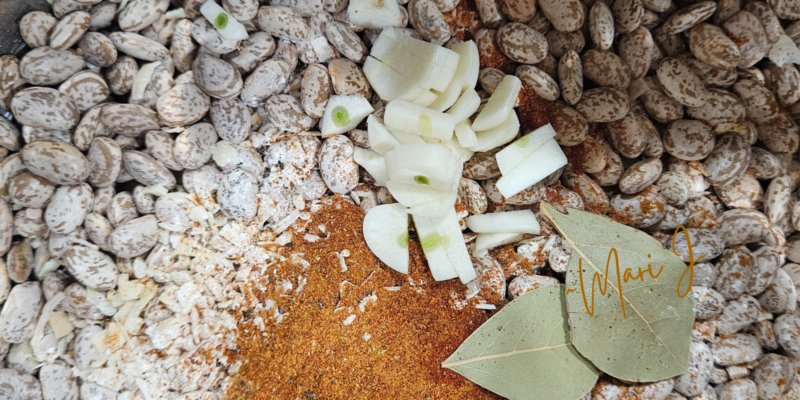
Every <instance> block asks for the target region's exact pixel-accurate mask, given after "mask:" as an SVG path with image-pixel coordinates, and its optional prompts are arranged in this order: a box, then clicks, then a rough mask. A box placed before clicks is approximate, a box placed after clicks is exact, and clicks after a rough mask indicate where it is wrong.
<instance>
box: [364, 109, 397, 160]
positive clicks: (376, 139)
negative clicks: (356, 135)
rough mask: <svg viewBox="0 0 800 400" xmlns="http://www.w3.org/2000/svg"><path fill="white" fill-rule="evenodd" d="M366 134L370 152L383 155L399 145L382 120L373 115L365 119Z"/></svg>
mask: <svg viewBox="0 0 800 400" xmlns="http://www.w3.org/2000/svg"><path fill="white" fill-rule="evenodd" d="M367 133H368V135H369V136H368V137H369V147H372V150H373V151H374V152H376V153H378V154H380V155H384V154H386V153H387V152H389V151H392V150H394V148H395V147H397V146H399V145H400V142H399V141H398V140H397V138H396V137H394V135H392V133H391V132H389V129H388V128H386V125H384V124H383V119H381V117H378V116H376V115H375V114H370V115H369V116H368V117H367Z"/></svg>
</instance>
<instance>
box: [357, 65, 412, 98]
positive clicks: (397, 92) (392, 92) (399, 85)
mask: <svg viewBox="0 0 800 400" xmlns="http://www.w3.org/2000/svg"><path fill="white" fill-rule="evenodd" d="M362 71H364V76H365V77H366V78H367V81H369V84H370V86H372V89H374V90H375V93H378V96H379V97H380V98H381V99H383V100H386V101H391V100H394V99H403V100H409V101H411V100H414V99H416V98H417V97H419V96H421V95H422V94H423V93H424V92H425V91H427V89H423V88H421V87H419V86H417V85H416V84H414V82H413V81H411V80H410V79H408V78H406V77H404V76H403V75H400V74H399V73H398V72H397V71H395V70H394V69H392V68H391V67H389V66H388V65H386V64H384V63H383V62H382V61H379V60H377V59H376V58H374V57H367V60H366V61H364V67H363V68H362Z"/></svg>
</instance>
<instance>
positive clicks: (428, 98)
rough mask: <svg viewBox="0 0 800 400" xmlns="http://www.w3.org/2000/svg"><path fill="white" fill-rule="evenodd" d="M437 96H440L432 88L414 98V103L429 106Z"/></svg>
mask: <svg viewBox="0 0 800 400" xmlns="http://www.w3.org/2000/svg"><path fill="white" fill-rule="evenodd" d="M437 98H438V97H437V96H436V93H434V92H432V91H430V90H426V91H425V93H422V95H420V96H419V97H417V98H416V99H414V101H412V103H414V104H419V105H421V106H424V107H427V106H429V105H431V104H432V103H433V102H435V101H436V99H437Z"/></svg>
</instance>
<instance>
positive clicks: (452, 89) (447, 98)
mask: <svg viewBox="0 0 800 400" xmlns="http://www.w3.org/2000/svg"><path fill="white" fill-rule="evenodd" d="M433 93H434V94H435V95H436V101H434V102H432V103H430V104H428V107H429V108H432V109H434V110H436V111H444V110H447V109H448V108H450V107H452V106H453V104H455V102H456V101H458V98H459V96H461V84H460V83H458V84H453V82H450V86H448V87H447V89H445V91H444V92H437V91H434V92H433Z"/></svg>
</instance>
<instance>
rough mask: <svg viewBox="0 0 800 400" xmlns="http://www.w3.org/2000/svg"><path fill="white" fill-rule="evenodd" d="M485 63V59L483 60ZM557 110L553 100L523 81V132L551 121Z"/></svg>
mask: <svg viewBox="0 0 800 400" xmlns="http://www.w3.org/2000/svg"><path fill="white" fill-rule="evenodd" d="M481 65H483V60H481ZM554 112H556V106H554V105H553V102H552V101H549V100H545V99H543V98H542V97H540V96H539V95H538V94H536V92H535V91H534V90H533V88H532V87H531V86H530V85H528V84H527V83H525V81H522V90H520V92H519V107H517V114H518V115H519V124H520V127H521V129H522V132H523V133H528V132H530V131H532V130H534V129H537V128H540V127H542V126H545V125H547V124H549V123H550V117H551V115H552V114H553V113H554Z"/></svg>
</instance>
